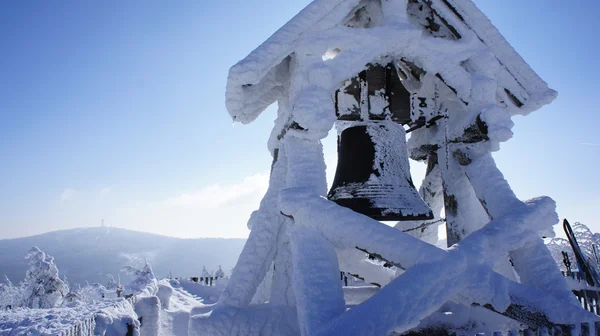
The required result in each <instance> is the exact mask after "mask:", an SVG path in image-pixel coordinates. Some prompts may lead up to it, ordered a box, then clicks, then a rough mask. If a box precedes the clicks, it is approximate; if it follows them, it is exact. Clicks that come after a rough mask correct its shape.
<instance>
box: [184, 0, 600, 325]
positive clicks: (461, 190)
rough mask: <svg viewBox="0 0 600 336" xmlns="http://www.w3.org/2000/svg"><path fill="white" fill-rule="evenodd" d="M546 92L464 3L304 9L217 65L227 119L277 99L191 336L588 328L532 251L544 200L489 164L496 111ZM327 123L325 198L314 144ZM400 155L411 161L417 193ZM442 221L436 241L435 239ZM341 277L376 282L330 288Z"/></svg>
mask: <svg viewBox="0 0 600 336" xmlns="http://www.w3.org/2000/svg"><path fill="white" fill-rule="evenodd" d="M555 97H556V92H555V91H553V90H551V89H549V88H548V85H547V84H546V83H545V82H544V81H543V80H542V79H540V78H539V77H538V75H537V74H536V73H535V72H534V71H533V70H532V69H531V68H530V67H529V66H528V65H527V63H525V61H524V60H523V59H522V58H521V57H520V56H519V55H518V54H517V53H516V52H515V50H514V49H513V48H512V47H511V46H510V45H509V44H508V42H507V41H506V40H505V39H504V38H503V37H502V36H501V35H500V33H499V32H498V31H497V30H496V28H495V27H494V26H493V25H492V24H491V23H490V21H489V20H488V19H487V17H486V16H485V15H484V14H483V13H482V12H481V11H479V9H478V8H477V7H476V6H475V5H474V4H473V3H472V1H471V0H314V1H313V2H312V3H310V4H309V5H308V6H307V7H306V8H305V9H303V10H302V11H301V12H300V13H299V14H298V15H296V16H295V17H294V18H292V19H291V20H290V21H289V22H288V23H287V24H286V25H284V26H283V27H282V28H280V29H279V30H278V31H277V32H275V33H274V34H273V35H272V36H271V37H270V38H269V39H268V40H267V41H265V42H264V43H263V44H262V45H260V46H259V47H258V48H257V49H255V50H254V51H253V52H252V53H250V55H248V56H247V57H246V58H244V59H243V60H241V61H240V62H239V63H237V64H236V65H234V66H233V67H232V68H231V69H230V72H229V79H228V83H227V109H228V111H229V113H230V114H231V116H232V117H233V119H234V120H235V121H239V122H242V123H250V122H252V121H253V120H255V119H256V118H257V117H258V116H259V115H260V114H261V112H262V111H263V110H264V109H265V108H267V107H268V106H269V105H271V104H273V103H275V102H277V104H278V112H277V120H276V121H275V127H274V128H273V131H272V133H271V136H270V139H269V143H268V145H269V150H270V151H271V154H272V156H273V164H272V169H271V176H270V184H269V189H268V191H267V193H266V195H265V196H264V198H263V200H262V202H261V204H260V208H259V209H258V210H257V211H255V212H254V213H253V214H252V216H251V218H250V220H249V222H248V227H249V228H250V230H251V231H250V236H249V238H248V240H247V242H246V245H245V247H244V249H243V251H242V253H241V255H240V258H239V260H238V263H237V265H236V267H235V269H234V271H233V274H232V276H231V278H230V281H229V284H228V286H227V288H226V289H225V290H224V292H223V294H222V295H221V297H220V299H219V301H218V303H217V304H216V305H215V306H213V307H211V308H210V309H212V311H211V312H210V313H209V312H207V313H206V314H200V315H196V316H192V317H191V320H190V333H191V334H192V335H388V334H390V333H392V332H395V333H396V334H404V333H408V332H413V333H415V334H421V335H431V334H433V330H437V332H439V331H440V330H442V331H444V332H446V334H449V333H452V332H456V331H457V330H460V331H462V332H464V333H466V334H475V333H479V332H507V331H509V330H519V329H521V330H523V329H527V328H530V329H534V330H537V331H539V332H540V335H541V334H543V333H544V332H554V333H555V334H556V333H558V332H563V331H565V329H568V328H569V327H568V326H569V325H572V324H575V323H581V322H594V321H597V317H596V316H595V315H593V314H591V313H588V312H586V311H584V310H583V309H582V308H581V306H580V305H579V303H578V302H577V300H576V299H575V296H574V295H573V294H572V293H571V291H570V289H569V288H568V286H567V284H566V281H565V279H564V278H563V277H562V275H561V274H560V272H559V270H558V267H557V265H556V263H555V262H554V260H553V259H552V257H551V256H550V253H549V252H548V250H547V249H546V247H545V245H544V243H543V241H542V238H541V237H549V236H552V235H553V230H552V226H553V225H554V224H556V223H557V222H558V218H557V214H556V212H555V203H554V201H553V200H552V199H550V198H548V197H539V198H535V199H532V200H528V201H521V200H519V199H518V198H517V197H516V196H515V194H514V193H513V191H512V189H511V188H510V186H509V184H508V183H507V181H506V180H505V179H504V178H503V176H502V173H501V172H500V171H499V170H498V168H497V167H496V165H495V163H494V160H493V158H492V155H491V153H492V152H493V151H497V150H498V149H499V146H500V143H501V142H504V141H507V140H509V139H510V138H511V136H512V131H511V128H512V126H513V123H512V121H511V117H512V116H514V115H527V114H529V113H531V112H533V111H535V110H537V109H539V108H541V107H542V106H543V105H545V104H548V103H550V102H552V100H553V99H554V98H555ZM334 125H335V126H336V128H337V130H338V134H339V139H338V154H339V157H338V159H339V160H338V161H339V164H338V169H337V172H336V177H335V181H334V185H333V187H332V188H331V190H329V191H328V190H327V186H326V181H325V163H324V159H323V148H322V145H321V142H320V141H321V139H323V138H324V137H326V136H327V134H328V132H329V131H330V130H331V129H332V128H333V126H334ZM407 138H408V140H406V139H407ZM408 156H410V158H412V159H413V160H419V161H426V162H427V172H426V176H425V179H424V181H423V183H422V185H421V188H420V190H419V191H417V190H415V189H414V187H413V184H412V179H411V176H410V172H409V168H408ZM442 209H444V213H445V216H444V217H445V218H442V217H441V211H442ZM378 220H394V221H399V222H398V223H397V224H396V226H395V227H391V226H389V225H386V224H383V223H381V222H379V221H378ZM444 223H445V227H446V232H447V237H448V241H447V244H448V249H444V248H440V247H437V246H435V245H434V243H436V242H437V231H438V226H439V225H441V224H444ZM340 271H344V272H347V273H348V274H354V275H356V276H357V277H360V278H362V279H364V280H365V282H366V283H372V284H374V285H373V286H367V287H343V285H344V284H343V282H342V281H340ZM591 326H592V328H593V323H592V324H591Z"/></svg>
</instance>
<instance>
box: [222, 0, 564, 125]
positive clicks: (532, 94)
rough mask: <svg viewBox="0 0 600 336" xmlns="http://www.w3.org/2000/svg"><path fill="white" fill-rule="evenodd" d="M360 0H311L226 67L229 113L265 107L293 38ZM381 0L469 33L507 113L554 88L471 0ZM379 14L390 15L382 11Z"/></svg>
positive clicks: (280, 83)
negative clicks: (490, 67) (488, 64)
mask: <svg viewBox="0 0 600 336" xmlns="http://www.w3.org/2000/svg"><path fill="white" fill-rule="evenodd" d="M366 2H370V0H362V1H360V0H314V1H313V2H311V3H310V4H309V5H308V6H307V7H306V8H304V9H303V10H302V11H301V12H300V13H298V14H297V15H296V16H295V17H293V18H292V19H291V20H290V21H289V22H288V23H286V24H285V25H284V26H283V27H281V28H280V29H279V30H278V31H277V32H275V33H274V34H273V35H272V36H271V37H269V38H268V39H267V40H266V41H265V42H264V43H262V44H261V45H260V46H259V47H258V48H256V49H255V50H254V51H252V52H251V53H250V54H249V55H248V56H247V57H246V58H244V59H243V60H241V61H240V62H238V63H237V64H235V65H234V66H233V67H232V68H231V69H230V71H229V78H228V83H227V93H226V105H227V109H228V111H229V113H230V115H231V116H232V118H233V119H234V120H235V121H240V122H242V123H249V122H252V121H253V120H254V119H256V118H257V117H258V115H260V113H261V112H262V111H263V110H264V109H265V108H266V107H268V106H269V105H271V104H272V103H274V102H275V101H277V100H278V99H279V98H278V97H281V94H282V93H283V91H284V90H286V89H285V80H286V79H287V78H288V75H287V73H289V71H290V69H289V64H288V62H286V61H285V60H286V59H288V56H290V55H291V54H293V53H294V51H295V50H296V47H297V46H298V43H299V41H301V39H302V38H303V37H304V36H305V35H307V34H310V33H315V32H321V31H326V30H329V29H331V28H334V27H337V26H340V25H342V24H343V22H344V20H347V17H348V15H349V14H351V13H352V12H353V11H355V10H356V8H357V7H359V6H362V5H363V4H364V3H366ZM387 2H398V4H400V5H404V6H405V5H406V4H407V3H419V4H423V5H424V6H427V7H428V8H429V10H430V11H433V12H434V13H435V15H436V16H437V17H438V18H439V19H440V20H441V21H442V22H443V23H444V25H446V26H450V27H451V28H450V30H452V31H453V32H455V33H456V34H455V35H464V34H470V33H473V34H475V36H476V37H477V38H478V39H479V40H480V41H481V42H483V44H485V45H486V46H487V47H488V48H489V50H490V51H491V52H492V53H493V55H494V56H495V58H496V59H497V60H498V62H499V63H500V65H501V69H500V70H499V71H498V73H497V74H496V78H497V80H498V83H499V86H500V87H501V88H502V89H503V90H499V91H500V93H499V94H500V95H501V96H502V97H503V98H506V99H505V100H506V101H510V102H511V103H512V105H514V112H513V113H516V114H527V113H529V112H531V111H534V110H537V109H539V108H540V107H541V106H543V105H545V104H548V103H549V102H551V101H552V100H553V99H554V98H555V97H556V92H555V91H553V90H551V89H549V88H548V85H547V84H546V83H545V82H544V81H543V80H542V79H541V78H540V77H539V76H538V75H537V74H536V73H535V72H534V71H533V70H532V69H531V67H530V66H529V65H528V64H527V63H526V62H525V61H524V60H523V59H522V58H521V56H519V54H518V53H517V52H516V51H515V50H514V49H513V48H512V46H511V45H510V44H509V43H508V42H507V41H506V39H504V37H503V36H502V35H501V34H500V33H499V32H498V30H497V29H496V27H494V25H493V24H492V23H491V21H490V20H489V19H488V18H487V17H486V16H485V14H483V13H482V12H481V11H480V10H479V9H478V8H477V7H476V6H475V4H474V3H473V2H472V1H471V0H388V1H387ZM392 8H398V7H397V6H392ZM388 11H389V10H388ZM384 15H386V16H390V14H389V13H387V12H386V13H384ZM393 15H396V14H395V13H394V14H392V15H391V16H393ZM403 15H406V14H405V13H404V14H403ZM458 38H459V39H460V36H458ZM440 40H442V39H441V38H440ZM373 56H378V55H373ZM425 70H427V69H425Z"/></svg>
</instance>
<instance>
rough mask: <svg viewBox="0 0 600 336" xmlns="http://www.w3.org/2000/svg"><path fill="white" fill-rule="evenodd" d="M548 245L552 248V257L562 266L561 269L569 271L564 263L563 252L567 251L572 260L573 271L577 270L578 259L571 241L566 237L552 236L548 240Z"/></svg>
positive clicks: (549, 248) (559, 266)
mask: <svg viewBox="0 0 600 336" xmlns="http://www.w3.org/2000/svg"><path fill="white" fill-rule="evenodd" d="M546 246H547V247H548V250H550V254H552V258H553V259H554V261H556V265H558V268H560V270H561V271H565V272H566V271H567V267H566V266H565V263H564V256H563V254H562V253H563V252H566V253H567V254H568V256H569V261H570V262H571V271H576V270H577V261H576V259H575V254H574V253H573V249H572V248H571V244H569V241H568V240H566V239H564V238H552V239H549V240H547V241H546Z"/></svg>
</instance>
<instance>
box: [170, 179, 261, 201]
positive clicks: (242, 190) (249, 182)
mask: <svg viewBox="0 0 600 336" xmlns="http://www.w3.org/2000/svg"><path fill="white" fill-rule="evenodd" d="M268 184H269V174H268V173H262V174H256V175H252V176H247V177H246V178H244V180H243V181H242V182H241V183H237V184H213V185H210V186H207V187H205V188H202V189H200V190H197V191H194V192H191V193H184V194H181V195H179V196H176V197H173V198H170V199H167V200H165V201H163V203H164V205H166V206H173V207H204V208H217V207H220V206H224V205H226V204H228V203H235V202H236V201H238V200H239V201H241V202H244V199H245V198H247V197H249V196H250V197H251V196H253V195H256V194H257V193H258V194H264V192H266V190H267V186H268Z"/></svg>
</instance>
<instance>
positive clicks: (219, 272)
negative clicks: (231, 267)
mask: <svg viewBox="0 0 600 336" xmlns="http://www.w3.org/2000/svg"><path fill="white" fill-rule="evenodd" d="M224 277H225V272H223V269H222V268H221V265H219V269H218V270H217V271H216V272H215V278H224Z"/></svg>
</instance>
